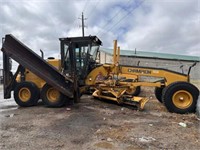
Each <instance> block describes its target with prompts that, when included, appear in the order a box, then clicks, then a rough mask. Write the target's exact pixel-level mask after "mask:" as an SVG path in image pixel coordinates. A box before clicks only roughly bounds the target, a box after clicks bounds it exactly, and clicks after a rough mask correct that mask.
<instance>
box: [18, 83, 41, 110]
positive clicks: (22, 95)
mask: <svg viewBox="0 0 200 150" xmlns="http://www.w3.org/2000/svg"><path fill="white" fill-rule="evenodd" d="M39 93H40V92H39V89H38V87H37V86H36V85H35V84H34V83H33V82H21V83H18V84H17V85H16V87H15V89H14V99H15V101H16V103H17V104H18V105H19V106H22V107H30V106H34V105H36V104H37V102H38V100H39Z"/></svg>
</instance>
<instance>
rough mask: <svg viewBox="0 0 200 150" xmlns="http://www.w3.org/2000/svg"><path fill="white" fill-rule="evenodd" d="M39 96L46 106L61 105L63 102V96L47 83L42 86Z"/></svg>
mask: <svg viewBox="0 0 200 150" xmlns="http://www.w3.org/2000/svg"><path fill="white" fill-rule="evenodd" d="M41 98H42V102H43V103H44V105H46V106H47V107H62V106H63V105H64V104H65V96H64V95H63V94H62V93H61V92H59V91H58V90H57V89H55V88H54V87H52V86H50V85H48V84H45V85H44V86H43V88H42V91H41Z"/></svg>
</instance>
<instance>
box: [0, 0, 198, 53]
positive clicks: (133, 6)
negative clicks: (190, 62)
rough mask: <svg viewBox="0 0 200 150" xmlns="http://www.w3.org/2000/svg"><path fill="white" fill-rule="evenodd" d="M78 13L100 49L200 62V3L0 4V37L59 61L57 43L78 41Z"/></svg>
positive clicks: (19, 0) (81, 0)
mask: <svg viewBox="0 0 200 150" xmlns="http://www.w3.org/2000/svg"><path fill="white" fill-rule="evenodd" d="M82 12H84V15H85V18H87V19H86V20H85V25H86V26H87V28H85V35H97V36H99V38H100V39H101V40H102V41H103V47H106V48H111V47H112V45H113V40H114V39H118V42H119V45H120V46H121V49H128V50H134V49H135V48H137V50H140V51H152V52H162V53H173V54H183V55H194V56H200V0H0V36H1V37H4V36H5V34H13V35H14V36H16V37H17V38H19V39H20V40H21V41H22V42H23V43H25V44H26V45H27V46H28V47H30V48H31V49H33V50H34V51H36V52H37V53H39V49H42V50H43V51H44V52H45V55H46V56H50V55H53V56H54V57H57V56H58V54H59V41H58V38H59V37H70V36H81V35H82V31H81V28H80V27H79V26H80V25H81V20H80V19H78V18H80V17H81V13H82Z"/></svg>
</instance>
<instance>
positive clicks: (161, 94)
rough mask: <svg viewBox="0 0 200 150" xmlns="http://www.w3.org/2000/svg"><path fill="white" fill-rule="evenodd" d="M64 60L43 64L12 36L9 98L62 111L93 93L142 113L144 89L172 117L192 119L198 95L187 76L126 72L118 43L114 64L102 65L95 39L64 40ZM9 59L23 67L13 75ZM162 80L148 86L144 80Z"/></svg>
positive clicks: (6, 55) (6, 53) (7, 53)
mask: <svg viewBox="0 0 200 150" xmlns="http://www.w3.org/2000/svg"><path fill="white" fill-rule="evenodd" d="M59 40H60V53H61V59H60V60H56V59H52V58H51V59H48V60H44V59H43V57H40V56H39V55H37V54H36V53H34V52H33V51H32V50H31V49H29V48H28V47H27V46H26V45H24V44H23V43H22V42H20V41H19V40H17V39H16V38H15V37H14V36H12V35H6V36H5V39H4V41H3V46H2V49H1V50H2V52H3V69H4V70H3V76H4V98H5V99H8V98H11V92H12V91H14V99H15V101H16V103H17V104H18V105H20V106H23V107H27V106H33V105H36V104H37V102H38V100H39V99H42V101H43V103H44V104H45V105H46V106H48V107H61V106H63V105H64V104H65V103H66V102H67V101H73V102H79V100H80V97H81V95H82V94H83V93H84V92H85V91H87V90H88V89H89V88H94V89H95V91H94V92H93V96H94V97H97V98H103V99H107V100H112V101H116V102H118V103H119V104H123V103H125V104H130V105H136V106H138V107H139V109H143V108H144V105H145V103H146V102H147V101H148V98H146V97H138V95H139V93H140V87H141V86H150V87H155V95H156V97H157V99H158V100H159V101H160V102H162V103H163V104H164V105H165V106H166V108H167V109H168V110H169V111H170V112H175V113H190V112H194V111H195V108H196V103H197V99H198V96H199V90H198V88H196V87H195V86H194V85H192V84H191V83H189V73H190V70H191V68H192V66H191V67H190V69H189V72H188V74H182V73H178V72H174V71H171V70H167V69H162V68H153V67H152V68H150V67H141V66H122V65H120V63H119V57H120V48H119V47H117V41H115V42H114V53H113V63H112V64H103V65H102V64H99V63H98V56H99V47H100V45H101V44H102V42H101V40H100V39H99V38H98V37H96V36H86V37H68V38H60V39H59ZM10 59H14V60H15V61H16V62H18V63H19V67H18V69H17V71H16V72H15V73H14V74H13V73H12V71H11V63H10ZM143 76H146V77H153V78H158V80H156V81H153V82H150V81H143V80H141V77H143Z"/></svg>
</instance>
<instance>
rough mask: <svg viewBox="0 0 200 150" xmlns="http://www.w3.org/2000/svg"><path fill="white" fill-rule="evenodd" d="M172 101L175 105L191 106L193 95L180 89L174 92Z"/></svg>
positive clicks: (179, 106) (183, 107)
mask: <svg viewBox="0 0 200 150" xmlns="http://www.w3.org/2000/svg"><path fill="white" fill-rule="evenodd" d="M172 101H173V103H174V105H175V106H176V107H178V108H180V109H185V108H188V107H190V106H191V104H192V102H193V97H192V95H191V94H190V93H189V92H188V91H185V90H180V91H177V92H176V93H174V95H173V97H172Z"/></svg>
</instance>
